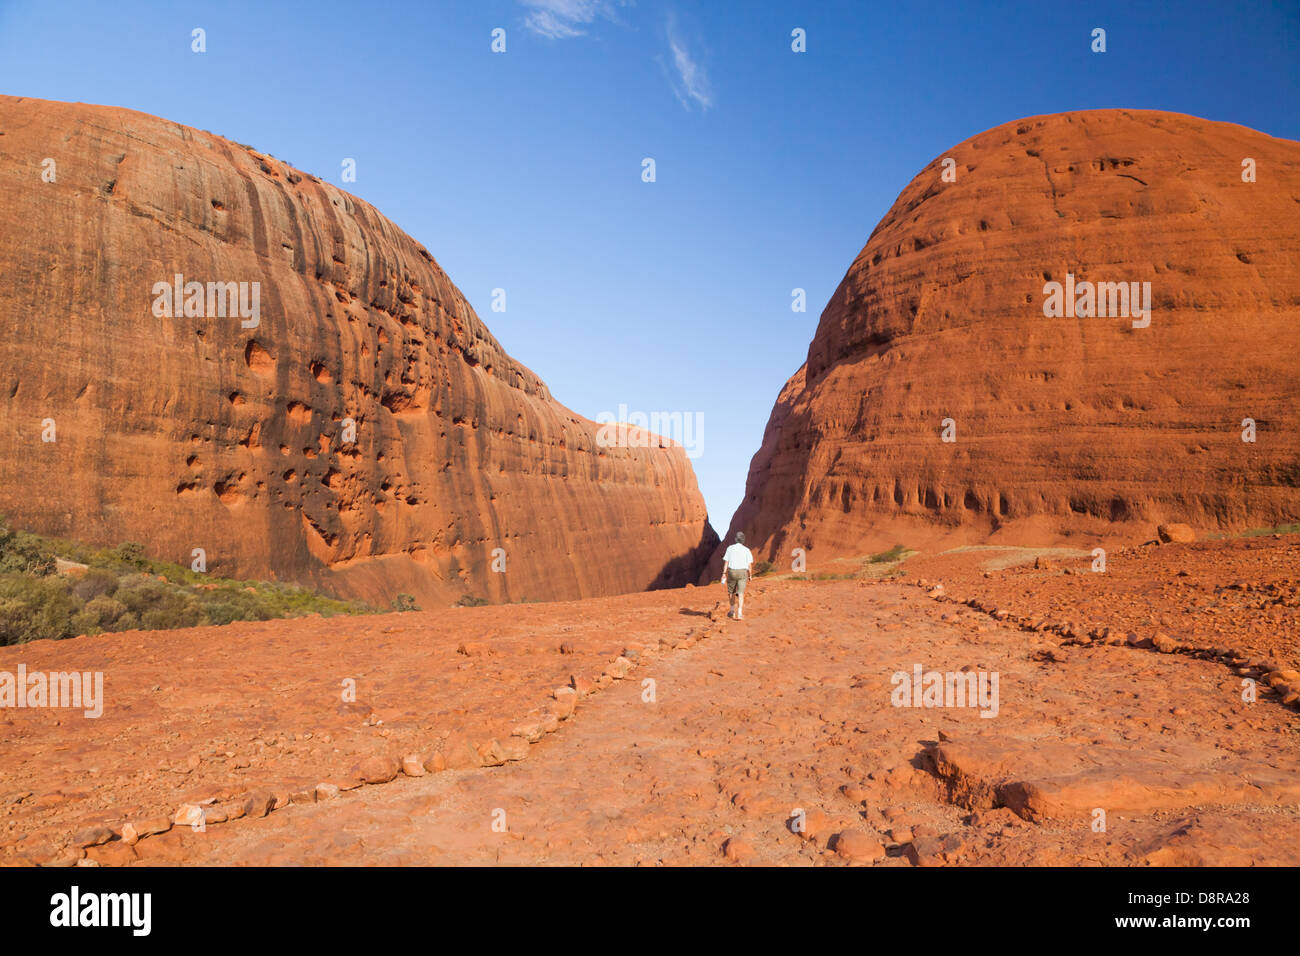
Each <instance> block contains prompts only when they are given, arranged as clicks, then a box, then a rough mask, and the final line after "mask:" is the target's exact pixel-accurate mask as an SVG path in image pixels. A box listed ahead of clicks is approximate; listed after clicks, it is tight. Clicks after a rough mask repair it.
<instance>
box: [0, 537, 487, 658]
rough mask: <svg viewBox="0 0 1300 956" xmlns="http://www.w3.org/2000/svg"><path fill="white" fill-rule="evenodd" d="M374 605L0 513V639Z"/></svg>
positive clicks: (405, 602)
mask: <svg viewBox="0 0 1300 956" xmlns="http://www.w3.org/2000/svg"><path fill="white" fill-rule="evenodd" d="M56 557H61V558H64V559H65V560H69V561H75V562H78V563H81V564H85V565H88V568H87V570H86V571H85V572H84V573H82V574H79V575H69V576H67V577H64V576H60V575H56V574H55V573H54V571H55V559H56ZM480 603H486V602H480ZM394 606H395V609H397V610H418V607H416V605H415V601H414V598H412V597H411V596H410V595H399V596H398V600H397V602H395V604H394ZM375 611H376V608H372V607H370V606H369V605H367V604H365V603H363V602H361V601H340V600H337V599H335V598H330V597H324V596H322V595H319V594H316V593H314V592H312V591H309V590H307V589H306V588H302V587H297V586H294V585H290V584H282V583H279V582H275V583H268V582H249V581H232V580H229V579H223V578H211V577H209V576H208V575H206V574H200V573H197V572H195V571H192V570H190V569H189V568H187V567H183V566H181V565H179V564H175V563H173V562H169V561H156V560H152V559H150V558H148V557H147V556H146V555H145V553H144V548H143V547H142V546H141V545H139V544H137V543H135V542H133V541H125V542H123V543H121V544H119V545H118V546H117V547H115V548H96V547H93V546H90V545H85V544H80V543H78V542H75V541H61V540H57V539H54V538H43V537H41V536H39V535H34V534H30V533H28V532H25V531H18V530H14V529H13V528H12V527H11V526H10V525H8V524H7V523H6V522H5V521H4V519H3V517H0V645H3V644H19V643H25V642H27V641H32V640H39V639H42V638H48V639H54V640H58V639H62V638H66V637H76V636H77V635H79V634H97V633H100V632H102V631H128V630H136V629H158V628H179V627H196V626H199V625H203V624H209V623H212V624H229V623H231V622H233V621H265V620H270V619H271V618H283V617H298V616H302V615H305V614H321V615H325V616H331V615H334V614H371V613H375Z"/></svg>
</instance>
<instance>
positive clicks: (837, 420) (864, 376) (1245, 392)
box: [728, 110, 1300, 563]
mask: <svg viewBox="0 0 1300 956" xmlns="http://www.w3.org/2000/svg"><path fill="white" fill-rule="evenodd" d="M946 156H949V157H951V158H952V159H953V160H954V161H955V164H956V165H955V172H956V180H955V181H954V182H945V181H943V179H942V174H943V172H944V168H945V167H944V164H943V160H944V158H945V157H938V158H936V159H935V160H934V162H933V163H931V164H930V165H929V166H928V167H926V169H925V170H923V171H922V172H921V173H920V174H919V175H918V176H917V177H916V178H915V179H914V180H913V181H912V182H911V183H910V184H909V185H908V186H907V188H906V189H904V190H903V192H902V194H901V195H900V196H899V198H898V200H897V202H895V204H894V206H893V208H892V209H891V210H890V211H889V213H888V214H887V215H886V216H885V217H884V219H883V220H882V221H881V222H880V224H879V225H878V226H877V227H876V229H875V231H874V232H873V233H872V235H871V238H870V240H869V241H868V242H867V245H866V247H865V248H864V249H863V250H862V252H861V253H860V254H859V255H858V257H857V259H856V260H855V261H854V263H853V265H852V266H851V267H850V269H849V271H848V273H847V274H846V275H845V277H844V279H843V281H842V282H841V283H840V286H839V288H838V289H837V290H836V292H835V294H834V296H833V297H832V298H831V300H830V302H829V304H828V305H827V306H826V309H825V311H824V312H823V313H822V316H821V321H820V324H819V326H818V329H817V333H816V336H815V338H814V339H813V342H812V344H811V346H810V347H809V349H808V357H807V361H806V362H805V364H804V366H803V367H802V368H800V369H799V371H798V372H796V373H795V375H794V376H793V377H792V378H791V379H790V380H789V382H788V383H787V384H786V386H785V388H784V389H783V390H782V391H781V394H780V396H779V398H778V399H777V402H776V406H775V408H774V409H773V412H772V415H771V419H770V421H769V423H768V426H767V429H766V433H765V435H764V438H763V445H762V448H761V450H760V451H759V452H758V454H757V455H756V456H755V457H754V459H753V462H752V464H751V467H750V473H749V480H748V487H747V490H746V497H745V500H744V502H743V504H742V506H741V507H740V509H739V510H738V512H737V513H736V515H735V517H734V518H733V520H732V530H733V531H734V530H744V531H745V532H746V533H747V534H748V535H749V540H750V544H751V547H753V546H754V545H757V546H758V548H757V550H759V551H761V552H762V556H763V557H769V558H773V559H774V560H779V561H781V562H782V563H784V562H788V561H789V560H790V559H789V556H788V554H789V552H790V550H791V549H793V548H796V547H803V548H805V549H811V548H814V547H816V548H819V549H820V551H819V552H818V553H819V554H820V555H823V556H824V555H827V554H833V553H835V552H839V553H841V554H858V555H861V554H863V553H864V552H867V551H872V550H877V549H881V548H884V547H888V546H890V545H892V544H894V543H897V542H899V541H902V542H904V543H907V544H912V545H916V544H933V543H936V542H937V541H939V540H943V541H946V542H947V543H951V544H959V543H968V542H972V541H978V540H985V539H987V538H989V537H990V536H993V535H998V540H1003V541H1009V542H1010V543H1018V542H1017V539H1018V538H1020V539H1025V540H1026V543H1027V542H1028V539H1034V543H1042V542H1043V541H1044V540H1047V539H1051V538H1052V537H1053V536H1056V535H1062V534H1068V533H1073V532H1080V531H1082V532H1094V533H1098V534H1107V533H1113V532H1116V531H1119V530H1123V531H1124V533H1125V534H1126V535H1127V536H1129V537H1131V536H1132V534H1141V535H1144V536H1146V537H1152V536H1154V531H1155V528H1156V526H1157V525H1158V524H1161V523H1166V522H1168V523H1180V524H1186V525H1190V526H1191V527H1193V528H1197V529H1210V530H1239V529H1243V528H1247V527H1254V526H1273V525H1277V524H1281V523H1286V522H1294V521H1296V520H1298V519H1300V427H1297V426H1298V419H1300V364H1298V363H1297V362H1296V361H1295V351H1294V334H1293V333H1294V329H1295V324H1296V322H1297V320H1298V319H1300V144H1297V143H1295V142H1292V141H1289V140H1282V139H1275V138H1272V137H1270V136H1267V135H1265V134H1263V133H1259V132H1256V131H1253V130H1250V129H1246V128H1244V127H1241V126H1236V125H1232V124H1228V123H1217V122H1210V121H1207V120H1201V119H1197V118H1194V117H1190V116H1184V115H1178V114H1171V113H1160V112H1151V111H1140V110H1133V111H1130V110H1097V111H1089V112H1078V113H1065V114H1060V115H1053V116H1039V117H1033V118H1029V119H1024V120H1020V121H1018V122H1013V123H1008V124H1005V125H1003V126H999V127H997V128H995V129H992V130H990V131H988V132H985V133H982V134H980V135H978V136H975V137H974V138H972V139H970V140H968V141H966V142H965V143H962V144H960V145H958V146H954V147H953V148H952V149H951V150H949V151H948V153H947V154H946ZM1246 159H1251V160H1253V161H1254V164H1255V169H1256V178H1257V181H1256V182H1254V183H1247V182H1243V180H1242V174H1243V161H1244V160H1246ZM1067 273H1068V274H1072V275H1073V276H1074V279H1075V280H1076V282H1084V281H1088V282H1092V283H1102V282H1107V283H1109V282H1130V283H1131V282H1139V283H1141V282H1150V283H1151V303H1152V312H1151V317H1150V325H1149V326H1147V327H1145V328H1135V327H1134V324H1133V320H1132V319H1131V318H1123V317H1106V318H1099V317H1086V318H1048V317H1045V315H1044V303H1045V300H1046V294H1045V292H1044V286H1045V284H1046V283H1047V282H1049V281H1055V282H1060V283H1065V282H1066V276H1067ZM1248 418H1249V419H1252V420H1253V421H1254V423H1255V430H1256V434H1255V439H1256V440H1255V441H1254V442H1253V443H1249V442H1244V441H1243V440H1242V434H1243V430H1244V426H1243V421H1244V420H1245V419H1248ZM945 419H951V420H952V428H953V432H952V434H953V436H954V437H955V441H951V442H946V441H943V440H942V439H943V428H944V422H945ZM728 540H730V535H728ZM812 558H813V555H812V554H810V555H809V561H810V562H811V561H812Z"/></svg>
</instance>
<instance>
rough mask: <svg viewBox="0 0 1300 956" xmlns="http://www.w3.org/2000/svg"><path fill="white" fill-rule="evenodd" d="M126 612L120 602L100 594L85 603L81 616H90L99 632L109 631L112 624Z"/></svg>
mask: <svg viewBox="0 0 1300 956" xmlns="http://www.w3.org/2000/svg"><path fill="white" fill-rule="evenodd" d="M126 611H127V607H126V605H125V604H123V603H122V602H121V601H119V600H117V599H116V598H114V597H110V596H109V595H107V594H101V595H99V596H98V597H95V598H92V599H91V600H89V601H87V602H86V606H85V607H83V608H82V609H81V613H82V614H87V615H90V618H91V619H92V620H93V621H94V624H95V626H96V627H98V628H100V629H101V630H109V629H111V628H112V626H113V624H114V623H116V621H117V620H118V619H119V618H120V617H121V616H122V615H123V614H125V613H126Z"/></svg>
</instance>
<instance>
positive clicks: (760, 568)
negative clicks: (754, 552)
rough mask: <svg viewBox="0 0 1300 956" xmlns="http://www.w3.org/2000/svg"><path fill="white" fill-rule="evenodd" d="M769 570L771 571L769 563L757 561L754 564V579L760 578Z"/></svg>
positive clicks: (770, 563)
mask: <svg viewBox="0 0 1300 956" xmlns="http://www.w3.org/2000/svg"><path fill="white" fill-rule="evenodd" d="M771 570H772V562H771V561H757V562H755V564H754V577H756V578H761V577H762V576H763V575H765V574H767V573H768V572H769V571H771Z"/></svg>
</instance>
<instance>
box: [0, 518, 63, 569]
mask: <svg viewBox="0 0 1300 956" xmlns="http://www.w3.org/2000/svg"><path fill="white" fill-rule="evenodd" d="M53 573H54V554H53V553H52V552H51V551H50V550H49V549H47V548H46V547H45V546H44V544H43V542H42V541H41V539H40V538H38V537H37V536H36V535H34V534H28V533H27V532H26V531H15V530H13V529H12V528H10V527H9V526H8V525H7V524H6V523H5V519H4V517H3V516H2V515H0V574H53Z"/></svg>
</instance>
